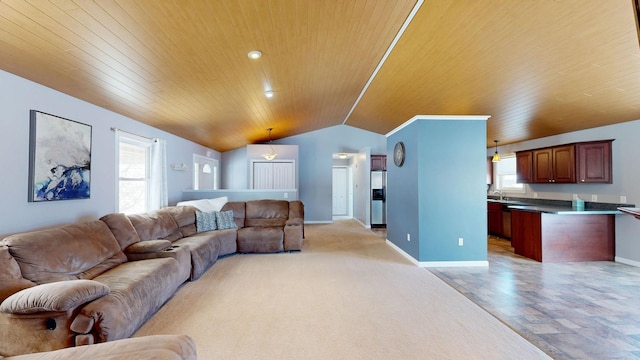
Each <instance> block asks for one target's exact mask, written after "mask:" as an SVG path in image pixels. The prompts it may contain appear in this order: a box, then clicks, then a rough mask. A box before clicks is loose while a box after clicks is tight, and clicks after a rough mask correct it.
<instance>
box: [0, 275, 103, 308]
mask: <svg viewBox="0 0 640 360" xmlns="http://www.w3.org/2000/svg"><path fill="white" fill-rule="evenodd" d="M108 293H109V287H107V286H106V285H104V284H102V283H99V282H97V281H93V280H67V281H58V282H53V283H48V284H41V285H36V286H33V287H30V288H27V289H24V290H20V291H18V292H17V293H15V294H13V295H11V296H9V297H8V298H7V299H6V300H5V301H3V302H2V304H0V311H2V312H4V313H9V314H34V313H39V312H48V311H49V312H52V311H53V312H55V311H68V310H71V309H74V308H77V307H78V306H80V305H82V304H86V303H88V302H90V301H92V300H95V299H97V298H100V297H103V296H105V295H107V294H108Z"/></svg>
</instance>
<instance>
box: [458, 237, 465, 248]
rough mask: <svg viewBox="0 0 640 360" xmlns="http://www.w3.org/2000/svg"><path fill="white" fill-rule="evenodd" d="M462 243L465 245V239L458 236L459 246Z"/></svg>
mask: <svg viewBox="0 0 640 360" xmlns="http://www.w3.org/2000/svg"><path fill="white" fill-rule="evenodd" d="M462 245H464V239H463V238H458V246H462Z"/></svg>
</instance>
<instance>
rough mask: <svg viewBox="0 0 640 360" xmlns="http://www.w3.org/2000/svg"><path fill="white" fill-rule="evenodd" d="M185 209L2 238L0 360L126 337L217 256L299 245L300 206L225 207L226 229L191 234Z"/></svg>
mask: <svg viewBox="0 0 640 360" xmlns="http://www.w3.org/2000/svg"><path fill="white" fill-rule="evenodd" d="M197 211H198V210H197V209H196V208H194V207H192V206H174V207H167V208H163V209H160V210H157V211H153V212H149V213H146V214H136V215H124V214H109V215H106V216H103V217H102V218H101V219H100V220H97V221H93V222H88V223H83V224H75V225H67V226H61V227H57V228H53V229H46V230H39V231H33V232H27V233H21V234H15V235H11V236H9V237H6V238H5V239H4V240H3V241H2V242H1V243H0V355H2V356H9V355H18V354H23V353H27V352H39V351H50V350H55V349H60V348H65V347H70V346H74V345H87V344H93V343H100V342H107V341H111V340H117V339H123V338H126V337H129V336H131V335H132V334H133V333H134V332H135V331H136V330H137V329H138V328H139V327H140V326H141V325H142V324H143V323H144V322H145V321H147V320H148V319H149V318H150V317H151V316H152V315H153V314H154V313H155V312H156V311H157V310H158V309H159V308H160V307H161V306H162V305H163V304H164V303H165V302H166V301H167V300H168V299H169V298H170V297H171V296H172V295H173V294H174V292H175V291H177V289H178V287H179V286H180V285H181V284H182V283H183V282H184V281H186V280H189V279H190V280H196V279H197V278H199V277H200V276H201V275H202V274H203V273H204V272H205V271H206V270H207V269H208V268H209V267H211V266H212V265H213V264H214V263H215V262H216V261H217V259H218V258H219V257H220V256H224V255H229V254H233V253H236V252H239V253H249V252H280V251H292V250H301V249H302V241H303V240H302V239H303V237H304V206H303V204H302V203H301V202H300V201H291V202H289V201H284V200H256V201H248V202H228V203H226V204H225V205H224V207H223V208H222V211H233V220H234V222H235V224H236V226H237V227H236V228H233V229H224V230H213V231H205V232H198V229H197V226H196V223H197V222H196V212H197Z"/></svg>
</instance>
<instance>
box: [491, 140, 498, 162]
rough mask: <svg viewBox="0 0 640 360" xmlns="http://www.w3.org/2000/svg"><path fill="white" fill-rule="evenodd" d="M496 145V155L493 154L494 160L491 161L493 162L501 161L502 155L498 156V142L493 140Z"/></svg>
mask: <svg viewBox="0 0 640 360" xmlns="http://www.w3.org/2000/svg"><path fill="white" fill-rule="evenodd" d="M493 141H494V142H495V143H496V153H495V154H493V159H491V162H498V161H500V154H498V140H493Z"/></svg>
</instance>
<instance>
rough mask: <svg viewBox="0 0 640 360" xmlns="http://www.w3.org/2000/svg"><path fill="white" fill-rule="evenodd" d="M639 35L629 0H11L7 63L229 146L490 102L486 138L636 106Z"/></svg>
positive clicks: (526, 134) (552, 128)
mask: <svg viewBox="0 0 640 360" xmlns="http://www.w3.org/2000/svg"><path fill="white" fill-rule="evenodd" d="M414 7H415V8H416V9H418V7H419V9H418V11H417V13H416V14H415V17H413V19H412V20H411V22H410V23H409V25H408V26H407V27H406V30H405V31H404V33H402V36H401V37H400V38H399V41H398V42H397V44H396V45H395V47H394V48H393V50H392V51H391V52H390V54H389V56H388V57H387V58H386V61H385V62H384V64H383V65H382V67H381V68H380V70H379V71H378V72H377V74H376V75H375V77H373V79H372V81H371V83H370V86H368V87H367V88H366V91H365V92H364V93H363V94H362V98H361V99H360V100H359V101H358V99H359V97H360V95H361V93H362V92H363V89H365V86H366V84H367V82H368V81H369V79H370V78H371V76H372V74H374V70H375V69H376V67H377V66H378V64H379V62H380V61H381V59H383V56H384V54H385V52H386V51H387V49H388V48H389V46H390V44H392V42H393V40H394V38H395V37H396V35H397V34H398V33H399V31H400V29H401V28H402V26H403V23H405V21H406V20H407V19H408V18H409V16H410V13H411V11H412V9H414ZM638 44H639V42H638V33H637V28H636V24H635V18H634V4H633V0H607V1H602V0H587V1H584V0H582V1H578V0H556V1H504V0H485V1H475V0H427V1H425V2H424V3H419V4H418V5H417V6H416V1H415V0H375V1H372V0H349V1H340V0H333V1H329V0H327V1H300V0H272V1H267V0H254V1H249V0H246V1H237V0H226V1H202V0H182V1H169V0H161V1H157V0H93V1H90V0H49V1H44V0H27V1H25V0H0V69H3V70H5V71H8V72H10V73H14V74H16V75H19V76H21V77H24V78H27V79H30V80H33V81H35V82H38V83H41V84H43V85H46V86H49V87H51V88H54V89H56V90H59V91H61V92H64V93H67V94H69V95H72V96H74V97H77V98H80V99H83V100H86V101H88V102H90V103H93V104H96V105H98V106H101V107H104V108H106V109H109V110H112V111H114V112H116V113H119V114H122V115H125V116H128V117H130V118H132V119H135V120H138V121H141V122H143V123H147V124H149V125H151V126H154V127H157V128H159V129H162V130H165V131H168V132H170V133H173V134H175V135H178V136H181V137H184V138H186V139H190V140H192V141H194V142H196V143H200V144H202V145H205V146H207V147H210V148H212V149H215V150H218V151H227V150H231V149H235V148H239V147H243V146H245V145H246V144H250V143H256V142H263V141H266V138H267V131H266V128H270V127H272V128H274V130H273V138H274V139H277V138H281V137H287V136H291V135H295V134H300V133H304V132H308V131H312V130H317V129H321V128H324V127H328V126H334V125H339V124H342V123H346V124H347V125H351V126H355V127H359V128H362V129H366V130H369V131H373V132H377V133H380V134H385V133H387V132H389V131H390V130H392V129H394V128H395V127H397V126H398V125H400V124H402V123H403V122H405V121H406V120H408V119H410V118H411V117H413V116H414V115H417V114H456V115H491V118H490V120H489V122H488V127H487V135H488V136H487V146H488V147H491V146H493V139H500V141H501V144H507V143H511V142H517V141H523V140H527V139H533V138H539V137H544V136H548V135H554V134H558V133H562V132H567V131H573V130H579V129H586V128H591V127H596V126H601V125H606V124H613V123H618V122H624V121H631V120H636V119H640V47H639V45H638ZM250 50H260V51H262V53H263V57H262V58H260V59H258V60H250V59H248V58H247V53H248V52H249V51H250ZM0 87H1V84H0ZM0 90H3V91H10V89H0ZM266 90H273V91H274V93H275V96H274V97H273V98H266V97H265V96H264V92H265V91H266ZM354 105H355V107H354ZM38 110H42V111H47V109H38ZM351 110H353V112H351ZM57 115H61V116H64V114H57ZM27 116H28V114H25V118H26V117H27ZM75 120H79V121H81V120H82V119H75Z"/></svg>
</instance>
